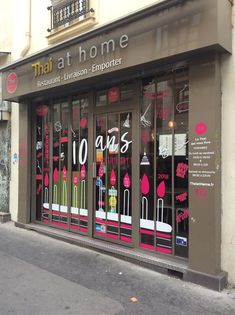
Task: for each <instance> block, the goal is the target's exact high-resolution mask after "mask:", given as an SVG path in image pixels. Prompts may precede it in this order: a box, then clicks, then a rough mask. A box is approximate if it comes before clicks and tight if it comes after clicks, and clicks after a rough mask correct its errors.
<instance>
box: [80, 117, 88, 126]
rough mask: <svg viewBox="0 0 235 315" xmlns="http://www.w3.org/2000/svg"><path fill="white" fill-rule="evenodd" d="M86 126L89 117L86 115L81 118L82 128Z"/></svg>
mask: <svg viewBox="0 0 235 315" xmlns="http://www.w3.org/2000/svg"><path fill="white" fill-rule="evenodd" d="M86 126H87V119H86V117H82V118H81V120H80V127H81V128H82V129H85V128H86Z"/></svg>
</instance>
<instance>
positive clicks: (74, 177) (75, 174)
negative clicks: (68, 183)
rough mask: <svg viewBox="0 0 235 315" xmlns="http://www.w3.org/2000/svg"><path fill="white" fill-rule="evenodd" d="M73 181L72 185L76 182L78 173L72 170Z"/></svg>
mask: <svg viewBox="0 0 235 315" xmlns="http://www.w3.org/2000/svg"><path fill="white" fill-rule="evenodd" d="M73 183H74V185H77V184H78V174H77V173H76V172H74V174H73Z"/></svg>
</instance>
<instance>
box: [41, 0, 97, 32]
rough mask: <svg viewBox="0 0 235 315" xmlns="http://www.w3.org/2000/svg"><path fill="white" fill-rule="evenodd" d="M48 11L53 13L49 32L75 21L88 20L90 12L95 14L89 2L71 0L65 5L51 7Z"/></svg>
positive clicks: (87, 0)
mask: <svg viewBox="0 0 235 315" xmlns="http://www.w3.org/2000/svg"><path fill="white" fill-rule="evenodd" d="M47 9H48V10H50V11H51V26H50V28H48V29H47V31H48V32H51V31H52V30H53V29H56V28H58V27H59V26H62V25H66V24H67V23H69V22H71V21H73V20H76V19H83V18H86V17H87V15H88V13H89V12H91V13H93V12H94V10H93V9H92V8H91V9H90V8H89V0H71V1H69V2H66V4H64V5H60V6H50V7H47Z"/></svg>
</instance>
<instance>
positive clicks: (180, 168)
mask: <svg viewBox="0 0 235 315" xmlns="http://www.w3.org/2000/svg"><path fill="white" fill-rule="evenodd" d="M187 170H188V165H187V164H185V163H178V165H177V169H176V176H178V177H181V178H185V175H186V173H187Z"/></svg>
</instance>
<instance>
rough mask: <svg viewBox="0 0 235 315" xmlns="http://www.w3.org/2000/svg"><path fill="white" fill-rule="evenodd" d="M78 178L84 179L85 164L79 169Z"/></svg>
mask: <svg viewBox="0 0 235 315" xmlns="http://www.w3.org/2000/svg"><path fill="white" fill-rule="evenodd" d="M80 177H81V180H83V179H85V178H86V168H85V164H83V165H82V167H81V171H80Z"/></svg>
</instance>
